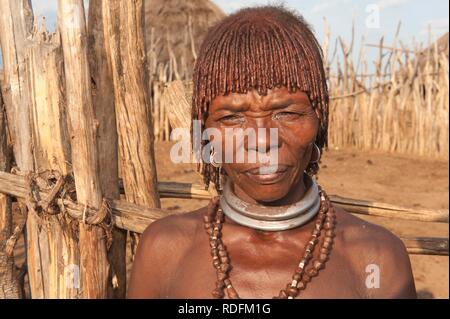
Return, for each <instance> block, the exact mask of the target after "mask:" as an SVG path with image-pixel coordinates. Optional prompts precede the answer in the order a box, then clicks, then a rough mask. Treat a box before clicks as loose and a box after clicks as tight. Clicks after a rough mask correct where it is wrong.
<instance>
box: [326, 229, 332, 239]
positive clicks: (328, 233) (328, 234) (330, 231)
mask: <svg viewBox="0 0 450 319" xmlns="http://www.w3.org/2000/svg"><path fill="white" fill-rule="evenodd" d="M325 236H326V237H330V238H333V237H334V231H332V230H327V231H326V232H325Z"/></svg>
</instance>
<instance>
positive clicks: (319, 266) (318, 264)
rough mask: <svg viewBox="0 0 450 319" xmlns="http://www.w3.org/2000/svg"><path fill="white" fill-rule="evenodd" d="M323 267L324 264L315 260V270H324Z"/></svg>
mask: <svg viewBox="0 0 450 319" xmlns="http://www.w3.org/2000/svg"><path fill="white" fill-rule="evenodd" d="M323 265H324V264H323V262H320V261H319V260H315V261H314V262H313V267H314V269H317V270H319V269H322V267H323Z"/></svg>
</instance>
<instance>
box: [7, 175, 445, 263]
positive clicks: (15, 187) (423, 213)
mask: <svg viewBox="0 0 450 319" xmlns="http://www.w3.org/2000/svg"><path fill="white" fill-rule="evenodd" d="M28 185H29V184H28V182H27V180H26V177H25V176H21V175H16V174H10V173H5V172H0V193H5V194H8V195H11V196H14V197H17V198H19V199H26V198H28V196H29V194H30V187H29V186H28ZM119 186H120V185H119ZM121 188H122V187H121ZM158 188H159V192H160V195H161V197H166V198H196V199H209V198H211V194H210V193H209V192H208V191H207V190H205V189H204V188H201V187H200V186H199V185H195V184H189V183H174V182H159V183H158ZM50 193H51V192H49V191H39V194H38V196H39V197H40V198H43V199H46V198H49V197H50V196H51V194H50ZM330 199H331V201H332V202H333V204H334V205H336V206H337V207H342V208H344V209H345V210H347V211H349V212H351V213H355V214H363V215H371V216H382V217H389V218H399V219H405V220H414V221H422V222H443V223H448V210H447V211H445V210H439V211H431V210H413V209H407V208H402V207H398V206H393V205H389V204H384V203H374V202H369V201H361V200H354V199H349V198H343V197H339V196H333V195H331V196H330ZM55 201H56V204H57V205H58V206H60V207H63V208H64V211H65V212H66V213H67V214H68V215H69V216H71V217H72V218H75V219H80V220H87V221H89V220H93V219H95V216H94V215H95V212H92V211H91V210H89V209H86V207H85V206H84V205H80V204H78V203H76V202H73V201H70V200H67V199H61V198H57V199H56V200H55ZM108 204H109V208H110V210H111V213H112V221H113V223H114V225H115V226H116V227H118V228H121V229H126V230H129V231H133V232H136V233H142V232H143V231H144V230H145V228H146V227H147V226H148V225H149V224H151V223H152V222H154V221H155V220H158V219H160V218H162V217H165V216H168V215H171V214H175V213H174V212H171V211H167V210H164V209H159V208H152V209H151V208H148V207H145V206H142V205H136V204H132V203H129V202H126V201H124V200H109V201H108ZM86 211H87V213H86ZM401 239H402V241H403V243H404V244H405V246H406V249H407V250H408V253H410V254H422V255H446V256H448V238H439V237H414V238H411V237H403V238H401Z"/></svg>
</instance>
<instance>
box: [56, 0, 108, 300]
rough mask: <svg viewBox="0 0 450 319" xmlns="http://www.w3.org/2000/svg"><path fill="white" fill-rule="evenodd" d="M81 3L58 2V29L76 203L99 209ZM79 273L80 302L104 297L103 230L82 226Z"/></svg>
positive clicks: (77, 0) (94, 131) (74, 0)
mask: <svg viewBox="0 0 450 319" xmlns="http://www.w3.org/2000/svg"><path fill="white" fill-rule="evenodd" d="M84 12H85V11H84V5H83V0H59V1H58V24H59V26H58V29H59V32H60V34H61V41H62V46H63V52H64V68H65V76H66V89H67V94H66V98H67V113H68V116H69V127H70V135H71V139H70V141H71V146H72V154H74V156H72V166H73V173H74V176H75V186H76V192H77V199H78V201H79V203H81V204H83V205H89V206H91V207H94V208H100V205H101V203H102V197H103V196H102V192H101V188H100V185H101V182H100V180H99V173H98V172H99V166H98V165H99V163H98V155H97V125H98V122H96V121H95V120H94V119H95V113H94V108H93V104H92V96H91V75H90V71H89V62H88V58H87V47H86V46H87V43H86V38H87V32H86V21H85V16H84ZM80 266H81V267H80V275H81V291H82V294H81V296H82V297H83V298H102V299H103V298H106V296H107V288H106V287H107V279H108V272H109V265H108V260H107V255H106V242H105V232H104V230H103V229H102V228H101V227H91V226H89V225H84V224H83V223H80Z"/></svg>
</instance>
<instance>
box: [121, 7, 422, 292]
mask: <svg viewBox="0 0 450 319" xmlns="http://www.w3.org/2000/svg"><path fill="white" fill-rule="evenodd" d="M193 81H194V92H193V99H192V103H193V105H192V106H193V108H192V113H193V118H194V119H198V120H200V121H201V123H202V129H203V130H205V129H206V130H208V129H215V131H216V132H220V133H222V134H221V136H224V138H222V140H219V139H217V140H216V137H217V136H215V137H214V138H213V139H212V141H211V142H212V143H213V144H214V150H213V151H212V152H211V156H210V158H211V161H208V160H207V159H208V156H206V160H205V161H204V163H203V165H202V174H203V176H204V179H205V183H206V185H209V183H210V182H213V183H214V185H215V187H216V188H217V189H218V190H219V193H220V196H219V197H216V198H214V199H212V200H211V202H210V204H209V205H208V207H205V208H202V209H199V210H197V211H194V212H190V213H186V214H181V215H173V216H169V217H166V218H163V219H161V220H158V221H157V222H154V223H153V224H151V225H150V226H149V227H148V228H147V229H146V231H145V232H144V234H143V236H142V239H141V241H140V244H139V247H138V251H137V254H136V257H135V260H134V267H133V271H132V275H131V281H130V286H129V291H128V296H129V297H130V298H211V297H214V298H224V297H228V298H273V297H275V298H290V299H292V298H297V297H299V298H414V297H415V296H416V293H415V287H414V281H413V277H412V272H411V265H410V261H409V258H408V254H407V252H406V250H405V247H404V246H403V244H402V242H401V241H400V240H399V239H398V238H397V237H395V236H394V235H393V234H391V233H390V232H389V231H387V230H385V229H383V228H381V227H379V226H375V225H372V224H370V223H367V222H365V221H363V220H361V219H358V218H357V217H354V216H353V215H351V214H349V213H347V212H345V211H344V210H342V209H340V208H338V207H334V206H333V205H332V204H331V203H330V200H329V198H328V197H327V194H326V193H325V191H324V190H322V189H321V188H320V186H318V185H317V183H316V181H315V179H314V175H315V174H316V173H317V171H318V169H319V166H318V163H319V159H320V155H321V150H322V148H323V147H324V146H326V144H327V126H328V93H327V86H326V79H325V75H324V70H323V63H322V58H321V49H320V47H319V45H318V42H317V40H316V39H315V37H314V35H313V33H312V31H311V29H310V28H309V26H308V25H307V24H306V23H305V21H304V20H303V18H302V17H300V16H298V15H296V14H295V13H293V12H290V11H288V10H287V9H285V8H283V7H275V6H265V7H256V8H245V9H242V10H240V11H238V12H237V13H235V14H233V15H230V16H228V17H227V18H225V19H224V20H223V21H221V22H220V23H219V24H218V25H216V26H215V27H213V28H212V29H211V30H210V31H209V32H208V34H207V36H206V38H205V40H204V42H203V45H202V47H201V50H200V53H199V56H198V59H197V61H196V66H195V72H194V79H193ZM349 125H350V124H349ZM230 129H242V130H253V131H254V132H255V139H254V140H253V143H252V139H251V138H250V135H251V134H248V135H247V136H246V138H245V139H244V142H243V143H238V142H237V143H236V144H234V143H232V146H233V147H231V148H226V146H225V144H227V143H229V142H230V138H231V139H233V137H232V136H231V137H229V135H227V134H226V131H227V130H230ZM261 129H264V130H266V131H264V130H261ZM269 129H275V131H276V133H277V134H270V137H269V134H268V133H267V132H268V131H269ZM262 131H264V133H261V132H262ZM274 136H275V137H274ZM255 140H256V141H257V143H254V141H255ZM260 142H261V143H260ZM263 142H267V143H263ZM218 148H219V149H221V150H224V151H223V152H222V151H221V152H216V151H215V150H216V149H218ZM203 149H207V148H206V147H203ZM238 153H241V154H243V155H244V158H245V160H244V161H237V160H232V161H226V160H224V158H225V157H227V156H228V157H227V158H230V155H231V158H235V157H237V156H236V155H237V154H238ZM208 154H209V153H208ZM218 154H219V155H218ZM251 154H253V155H255V154H257V155H258V156H257V157H256V158H257V159H256V161H250V160H249V159H250V158H251V157H252V156H251ZM270 154H276V155H277V156H276V157H274V158H275V159H276V161H275V163H273V162H269V163H268V162H267V160H265V161H263V160H262V159H261V158H264V157H263V156H259V155H266V156H267V155H270ZM253 158H255V157H253ZM266 159H267V158H266Z"/></svg>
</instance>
